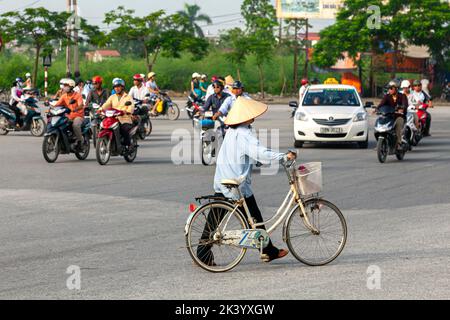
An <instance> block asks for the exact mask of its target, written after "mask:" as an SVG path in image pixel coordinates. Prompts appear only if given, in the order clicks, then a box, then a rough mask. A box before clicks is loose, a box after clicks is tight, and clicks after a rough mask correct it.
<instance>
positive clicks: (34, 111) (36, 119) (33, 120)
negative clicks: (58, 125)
mask: <svg viewBox="0 0 450 320" xmlns="http://www.w3.org/2000/svg"><path fill="white" fill-rule="evenodd" d="M21 103H22V104H23V106H24V107H25V108H26V115H23V114H21V119H22V121H23V125H22V127H20V128H17V127H16V123H17V119H16V114H15V113H14V111H13V110H11V108H10V106H9V105H6V104H3V103H1V102H0V135H7V134H8V133H9V132H10V131H28V130H29V131H30V133H31V134H32V135H33V136H35V137H41V136H42V135H43V134H44V133H45V130H46V124H45V121H44V119H43V118H42V115H41V111H40V109H39V107H38V105H37V100H36V99H35V98H33V97H28V98H26V99H25V100H24V101H23V102H21Z"/></svg>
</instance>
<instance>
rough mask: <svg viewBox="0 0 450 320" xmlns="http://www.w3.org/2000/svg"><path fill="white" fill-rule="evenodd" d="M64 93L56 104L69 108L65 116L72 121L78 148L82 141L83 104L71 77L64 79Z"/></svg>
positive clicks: (78, 148)
mask: <svg viewBox="0 0 450 320" xmlns="http://www.w3.org/2000/svg"><path fill="white" fill-rule="evenodd" d="M63 85H64V88H63V91H64V94H63V95H62V96H61V98H59V100H58V102H56V104H55V105H56V106H63V107H66V108H68V109H70V113H69V114H68V115H67V118H69V120H70V121H71V122H72V129H73V133H74V134H75V138H76V141H75V142H76V149H77V150H80V149H81V146H82V141H83V134H82V132H81V126H82V124H83V121H84V104H83V97H82V96H81V94H80V93H79V92H76V91H75V86H76V85H75V81H74V80H72V79H64V81H63Z"/></svg>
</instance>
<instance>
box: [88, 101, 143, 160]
mask: <svg viewBox="0 0 450 320" xmlns="http://www.w3.org/2000/svg"><path fill="white" fill-rule="evenodd" d="M103 114H104V116H105V118H104V119H103V121H102V123H101V124H100V127H101V131H100V132H99V134H98V140H97V145H96V158H97V162H98V163H99V164H100V165H106V164H107V163H108V162H109V159H110V158H111V156H123V157H124V158H125V160H126V161H127V162H133V161H134V159H136V156H137V149H138V147H139V146H138V144H137V131H138V129H139V125H138V124H137V125H135V126H133V127H132V128H131V129H130V131H129V134H130V137H131V145H130V147H129V148H125V146H124V143H123V137H122V136H121V135H120V123H119V120H118V119H117V117H119V116H122V115H124V112H123V111H120V110H117V109H109V110H106V111H104V112H103Z"/></svg>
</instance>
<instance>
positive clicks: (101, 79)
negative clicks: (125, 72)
mask: <svg viewBox="0 0 450 320" xmlns="http://www.w3.org/2000/svg"><path fill="white" fill-rule="evenodd" d="M92 82H93V83H100V84H102V83H103V78H102V77H100V76H95V77H93V78H92Z"/></svg>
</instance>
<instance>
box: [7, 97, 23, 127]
mask: <svg viewBox="0 0 450 320" xmlns="http://www.w3.org/2000/svg"><path fill="white" fill-rule="evenodd" d="M9 108H10V109H11V110H12V111H14V114H15V115H16V124H18V125H19V126H22V125H23V121H22V112H21V111H20V109H19V108H17V102H14V103H13V104H12V105H11V106H10V107H9Z"/></svg>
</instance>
